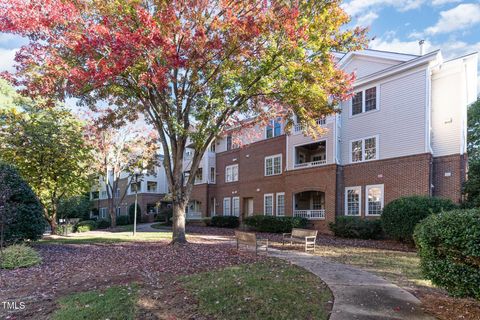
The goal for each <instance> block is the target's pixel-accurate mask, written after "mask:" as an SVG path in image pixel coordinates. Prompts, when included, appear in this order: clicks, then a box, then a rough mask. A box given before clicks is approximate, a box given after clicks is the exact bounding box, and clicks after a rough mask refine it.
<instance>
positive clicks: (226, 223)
mask: <svg viewBox="0 0 480 320" xmlns="http://www.w3.org/2000/svg"><path fill="white" fill-rule="evenodd" d="M210 222H211V226H212V227H218V228H238V226H239V225H240V220H239V219H238V217H235V216H215V217H212V219H211V221H210Z"/></svg>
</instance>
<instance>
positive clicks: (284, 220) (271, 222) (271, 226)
mask: <svg viewBox="0 0 480 320" xmlns="http://www.w3.org/2000/svg"><path fill="white" fill-rule="evenodd" d="M243 222H244V223H245V224H246V225H247V226H249V227H250V228H251V229H253V230H255V231H258V232H272V233H284V232H285V233H286V232H291V231H292V228H305V227H306V226H307V224H308V220H307V219H305V218H301V217H274V216H264V215H255V216H252V217H247V218H245V219H244V220H243Z"/></svg>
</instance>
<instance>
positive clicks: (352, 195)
mask: <svg viewBox="0 0 480 320" xmlns="http://www.w3.org/2000/svg"><path fill="white" fill-rule="evenodd" d="M361 214H362V187H348V188H345V215H346V216H360V215H361Z"/></svg>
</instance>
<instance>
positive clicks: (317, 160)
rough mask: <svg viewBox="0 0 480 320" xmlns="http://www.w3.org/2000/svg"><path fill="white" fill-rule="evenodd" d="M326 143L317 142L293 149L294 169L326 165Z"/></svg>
mask: <svg viewBox="0 0 480 320" xmlns="http://www.w3.org/2000/svg"><path fill="white" fill-rule="evenodd" d="M326 144H327V142H326V141H318V142H315V143H310V144H306V145H301V146H297V147H295V163H294V165H293V168H294V169H300V168H307V167H317V166H321V165H325V164H327V148H326Z"/></svg>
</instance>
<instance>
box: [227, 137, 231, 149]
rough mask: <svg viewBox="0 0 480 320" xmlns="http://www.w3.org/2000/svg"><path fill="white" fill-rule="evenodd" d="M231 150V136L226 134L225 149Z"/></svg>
mask: <svg viewBox="0 0 480 320" xmlns="http://www.w3.org/2000/svg"><path fill="white" fill-rule="evenodd" d="M228 150H232V136H231V135H228V136H227V151H228Z"/></svg>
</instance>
